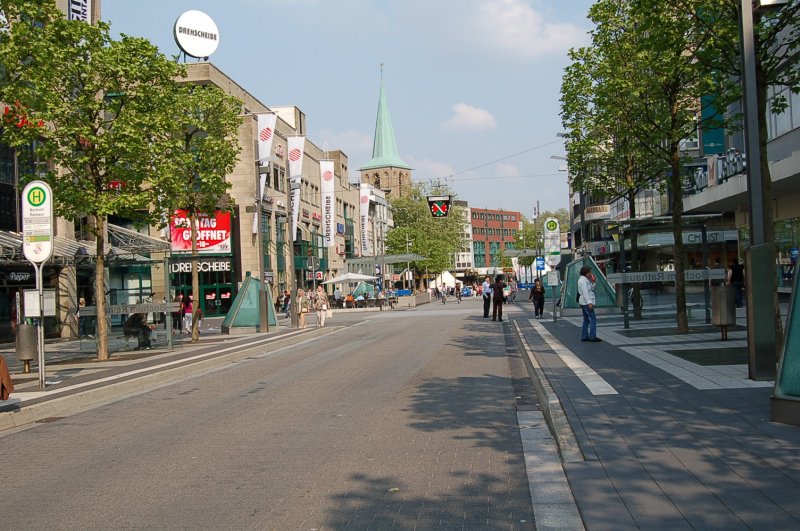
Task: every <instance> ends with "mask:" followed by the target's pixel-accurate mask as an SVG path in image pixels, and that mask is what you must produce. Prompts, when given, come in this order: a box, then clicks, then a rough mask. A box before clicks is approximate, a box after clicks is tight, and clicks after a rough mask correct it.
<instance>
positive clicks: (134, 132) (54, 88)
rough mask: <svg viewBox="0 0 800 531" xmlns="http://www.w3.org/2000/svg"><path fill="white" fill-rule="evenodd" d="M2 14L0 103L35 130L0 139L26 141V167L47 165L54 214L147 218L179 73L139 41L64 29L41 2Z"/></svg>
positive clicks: (70, 24)
mask: <svg viewBox="0 0 800 531" xmlns="http://www.w3.org/2000/svg"><path fill="white" fill-rule="evenodd" d="M2 7H3V8H4V9H5V11H4V14H5V15H6V18H7V19H8V20H21V22H19V23H14V24H11V25H10V27H9V28H8V30H7V32H6V33H4V34H3V37H2V39H0V57H3V66H4V68H3V79H2V83H1V84H0V100H2V101H11V102H19V103H20V105H22V106H24V108H25V109H27V112H28V120H29V121H31V122H34V123H39V122H40V121H41V122H42V123H43V124H44V126H43V127H41V128H38V129H35V130H34V129H32V128H6V129H5V130H4V140H5V141H7V142H8V143H10V144H11V145H16V146H20V145H24V144H28V143H31V142H33V143H34V146H35V149H34V153H33V155H34V156H35V157H36V159H37V160H48V161H52V163H54V164H55V165H56V167H57V168H55V169H53V170H52V171H50V172H49V173H48V174H47V176H46V180H47V181H48V183H49V184H50V185H51V186H52V188H53V194H54V199H55V202H54V209H55V212H56V214H57V215H59V216H62V217H65V218H67V219H70V220H75V219H79V218H82V217H84V216H87V215H88V216H95V217H97V218H100V219H105V218H107V217H108V216H109V215H119V216H124V217H128V218H131V219H133V220H135V221H139V222H141V223H148V222H150V221H152V220H153V219H157V213H154V212H153V210H152V208H151V207H152V205H153V204H154V203H155V202H156V199H157V197H156V195H157V194H156V192H155V190H154V189H153V187H152V186H151V185H150V183H151V182H152V181H153V180H154V179H155V180H157V179H158V177H159V173H160V172H161V171H163V169H164V168H165V167H166V163H167V162H168V160H169V157H170V150H169V149H168V147H169V142H168V139H169V137H168V134H169V131H170V128H171V121H172V109H171V103H172V101H173V100H172V91H173V90H174V89H173V87H174V85H175V83H174V79H175V77H176V76H177V75H178V74H180V73H181V71H182V69H181V67H180V65H178V64H176V63H175V62H174V61H171V60H170V59H168V58H167V57H165V56H164V55H162V54H161V53H160V52H159V51H158V49H157V48H156V47H155V46H153V45H152V44H150V43H149V42H148V41H146V40H145V39H140V38H134V37H128V36H124V35H123V36H122V37H121V39H120V40H113V39H112V38H111V36H110V33H109V28H108V26H106V25H104V24H99V25H98V26H91V25H89V24H86V23H83V22H78V21H68V20H66V19H65V18H64V17H63V16H62V14H61V13H60V12H59V11H57V10H55V7H54V6H52V7H51V6H49V3H48V2H35V1H22V0H19V1H17V2H3V3H2ZM26 14H27V15H30V14H34V16H33V17H32V18H28V17H27V16H23V15H26ZM34 22H35V23H34ZM154 215H155V216H156V217H155V218H154Z"/></svg>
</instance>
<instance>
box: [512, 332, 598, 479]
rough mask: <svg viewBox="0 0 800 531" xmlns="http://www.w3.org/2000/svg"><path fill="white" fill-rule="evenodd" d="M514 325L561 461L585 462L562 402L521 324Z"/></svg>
mask: <svg viewBox="0 0 800 531" xmlns="http://www.w3.org/2000/svg"><path fill="white" fill-rule="evenodd" d="M512 324H513V325H514V335H515V337H516V339H517V343H518V344H519V346H520V347H522V350H523V351H524V352H525V356H523V358H524V359H525V366H526V367H527V368H528V377H529V378H530V379H531V382H533V387H534V388H535V389H536V396H537V397H538V399H539V408H540V409H541V411H542V414H543V415H544V418H545V421H546V422H547V426H548V427H549V428H550V433H551V434H552V435H553V438H554V439H555V441H556V444H557V445H558V452H559V453H560V454H561V460H562V461H563V462H565V463H576V462H581V461H585V460H586V459H585V457H584V455H583V452H581V448H580V445H579V444H578V441H577V439H576V438H575V433H574V432H573V431H572V427H571V426H570V425H569V421H568V420H567V415H566V413H564V408H563V406H562V405H561V401H560V400H559V399H558V395H556V392H555V391H554V390H553V386H552V385H550V381H549V380H548V379H547V375H545V373H544V371H543V370H542V368H541V366H540V365H539V362H538V361H537V360H536V356H535V355H534V353H533V351H532V350H531V348H530V346H529V345H528V342H527V341H526V340H525V336H524V335H523V334H522V331H521V330H520V327H519V324H518V323H517V321H516V320H515V321H512Z"/></svg>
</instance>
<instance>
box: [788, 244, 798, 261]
mask: <svg viewBox="0 0 800 531" xmlns="http://www.w3.org/2000/svg"><path fill="white" fill-rule="evenodd" d="M797 254H798V252H797V247H792V248H791V249H789V258H790V259H791V260H797Z"/></svg>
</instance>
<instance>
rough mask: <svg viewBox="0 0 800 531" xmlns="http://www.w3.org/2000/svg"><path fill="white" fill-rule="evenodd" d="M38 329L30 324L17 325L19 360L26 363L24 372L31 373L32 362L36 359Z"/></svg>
mask: <svg viewBox="0 0 800 531" xmlns="http://www.w3.org/2000/svg"><path fill="white" fill-rule="evenodd" d="M37 343H38V341H37V340H36V327H35V326H33V325H32V324H28V323H20V324H19V325H17V337H16V350H17V359H18V360H19V361H21V362H23V363H24V368H23V372H24V373H26V374H27V373H29V372H31V360H33V359H36V349H37Z"/></svg>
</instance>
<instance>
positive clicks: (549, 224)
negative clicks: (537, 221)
mask: <svg viewBox="0 0 800 531" xmlns="http://www.w3.org/2000/svg"><path fill="white" fill-rule="evenodd" d="M544 254H545V260H547V263H548V264H549V265H550V266H551V267H553V266H557V265H558V263H559V262H560V261H561V230H560V229H559V224H558V220H557V219H556V218H547V219H546V220H545V222H544Z"/></svg>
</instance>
